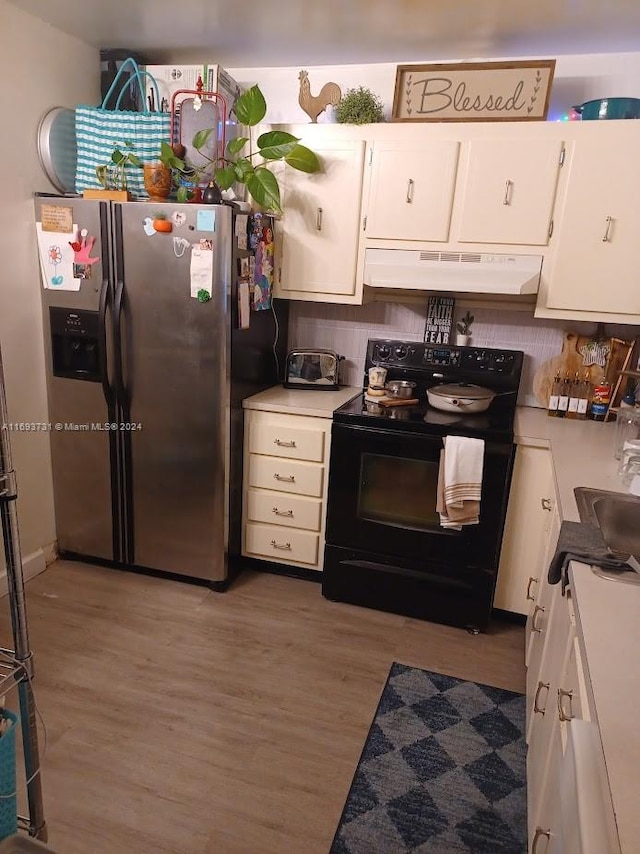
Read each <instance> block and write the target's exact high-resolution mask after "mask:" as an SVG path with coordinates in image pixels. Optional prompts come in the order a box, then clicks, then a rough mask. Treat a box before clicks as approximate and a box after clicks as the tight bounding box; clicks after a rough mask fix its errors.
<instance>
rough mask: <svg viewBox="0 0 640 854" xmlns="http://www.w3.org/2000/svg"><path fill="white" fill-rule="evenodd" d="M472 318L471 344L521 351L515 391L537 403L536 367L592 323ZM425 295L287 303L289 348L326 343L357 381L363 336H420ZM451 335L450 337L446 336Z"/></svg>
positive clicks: (491, 314) (460, 304) (492, 315)
mask: <svg viewBox="0 0 640 854" xmlns="http://www.w3.org/2000/svg"><path fill="white" fill-rule="evenodd" d="M467 308H468V306H467V305H466V304H465V302H464V299H463V298H462V297H458V298H457V299H456V305H455V317H456V318H458V317H460V316H462V315H463V314H464V313H465V312H466V311H467ZM469 310H470V311H471V314H473V316H474V318H475V320H474V323H473V329H472V340H471V344H472V346H474V347H497V348H504V349H509V350H522V351H524V353H525V360H524V367H523V373H522V380H521V383H520V395H519V397H518V402H519V403H520V404H521V405H523V406H540V405H541V404H540V402H539V401H537V400H536V398H535V397H534V394H533V378H534V375H535V373H536V371H537V370H538V368H539V367H540V366H541V365H542V364H543V363H544V362H545V361H547V360H548V359H551V358H552V357H553V356H556V355H558V354H559V353H560V352H561V350H562V342H563V332H564V331H565V330H573V331H575V332H577V333H578V334H579V335H591V334H593V333H594V332H596V330H597V324H595V323H574V322H570V321H566V322H562V321H550V320H545V321H539V320H535V319H534V318H533V313H532V311H531V312H529V311H505V310H496V309H495V308H491V307H486V308H477V307H476V306H475V305H473V306H471V307H470V308H469ZM426 313H427V297H426V296H425V298H424V302H423V303H421V304H420V303H411V304H403V303H392V302H372V303H368V304H366V305H362V306H358V305H356V306H343V305H329V304H327V303H303V302H292V303H291V306H290V315H289V347H290V348H291V349H293V348H295V347H327V348H329V349H331V350H336V351H337V352H338V353H339V354H340V355H341V356H344V357H345V361H344V362H343V363H342V368H341V382H343V383H344V384H345V385H355V386H360V385H362V380H363V375H364V357H365V353H366V348H367V340H368V339H369V338H399V339H406V340H409V341H423V340H424V326H425V319H426ZM604 331H605V334H606V335H607V336H612V337H613V336H615V337H618V338H622V339H625V340H627V339H628V340H631V339H633V338H634V337H635V336H636V335H639V334H640V329H638V327H635V326H614V325H607V326H605V327H604ZM452 340H454V339H453V338H452Z"/></svg>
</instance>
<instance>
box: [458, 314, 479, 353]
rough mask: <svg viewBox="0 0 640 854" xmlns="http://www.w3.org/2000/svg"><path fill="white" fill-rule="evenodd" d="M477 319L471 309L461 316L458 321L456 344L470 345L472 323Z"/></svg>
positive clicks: (460, 345) (461, 345)
mask: <svg viewBox="0 0 640 854" xmlns="http://www.w3.org/2000/svg"><path fill="white" fill-rule="evenodd" d="M474 320H475V318H474V316H473V315H472V314H471V312H470V311H467V313H466V314H465V315H464V317H461V318H460V320H459V321H458V322H457V323H456V333H457V334H456V344H457V345H458V346H459V347H468V346H469V344H470V343H471V324H472V323H473V321H474Z"/></svg>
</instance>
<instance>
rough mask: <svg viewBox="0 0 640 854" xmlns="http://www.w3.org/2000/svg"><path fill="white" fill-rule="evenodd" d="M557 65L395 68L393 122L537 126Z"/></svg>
mask: <svg viewBox="0 0 640 854" xmlns="http://www.w3.org/2000/svg"><path fill="white" fill-rule="evenodd" d="M555 66H556V61H555V59H544V60H539V61H527V62H463V63H442V64H437V65H435V64H434V65H399V66H398V68H397V72H396V89H395V95H394V99H393V113H392V121H395V122H472V121H482V122H487V121H540V120H544V119H545V118H546V117H547V110H548V107H549V94H550V92H551V83H552V81H553V72H554V70H555Z"/></svg>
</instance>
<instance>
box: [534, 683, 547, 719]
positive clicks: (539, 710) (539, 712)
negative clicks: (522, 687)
mask: <svg viewBox="0 0 640 854" xmlns="http://www.w3.org/2000/svg"><path fill="white" fill-rule="evenodd" d="M543 688H546V689H547V697H548V696H549V693H548V692H549V683H548V682H538V687H537V688H536V695H535V697H534V698H533V711H534V712H535V714H536V715H544V713H545V709H546V708H547V701H546V700H545V703H544V708H542V707H541V706H539V705H538V697H539V696H540V691H542V689H543Z"/></svg>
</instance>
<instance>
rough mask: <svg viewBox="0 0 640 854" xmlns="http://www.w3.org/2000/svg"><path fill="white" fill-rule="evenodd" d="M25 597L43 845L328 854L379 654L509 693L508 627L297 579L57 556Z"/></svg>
mask: <svg viewBox="0 0 640 854" xmlns="http://www.w3.org/2000/svg"><path fill="white" fill-rule="evenodd" d="M27 601H28V611H29V622H30V635H31V645H32V648H33V650H34V655H35V665H36V683H35V684H36V697H37V701H38V705H39V707H40V709H41V711H42V714H43V716H44V719H45V722H46V726H47V731H48V748H47V754H46V758H45V763H44V776H43V790H44V798H45V804H44V805H45V816H46V819H47V822H48V826H49V844H50V845H51V846H52V847H53V848H54V849H56V850H57V851H58V854H89V852H91V854H128V852H135V854H164V852H171V854H254V852H255V854H327V852H328V850H329V845H330V843H331V839H332V837H333V833H334V831H335V828H336V825H337V822H338V819H339V816H340V813H341V810H342V806H343V803H344V799H345V796H346V794H347V791H348V789H349V786H350V783H351V779H352V775H353V772H354V769H355V767H356V763H357V760H358V757H359V755H360V751H361V749H362V746H363V743H364V740H365V737H366V735H367V732H368V729H369V726H370V724H371V720H372V717H373V714H374V711H375V708H376V705H377V702H378V699H379V696H380V692H381V690H382V687H383V685H384V682H385V679H386V676H387V672H388V670H389V666H390V665H391V663H392V662H393V661H399V662H402V663H404V664H410V665H414V666H417V667H423V668H426V669H429V670H435V671H440V672H444V673H448V674H451V675H454V676H458V677H461V678H464V679H473V680H476V681H479V682H486V683H489V684H491V685H496V686H500V687H504V688H509V689H513V690H518V691H522V690H524V684H525V673H524V666H523V659H524V650H523V638H524V631H523V629H522V628H521V627H519V626H513V625H507V624H502V623H495V624H494V626H493V628H492V630H491V632H490V633H488V634H486V635H478V636H472V635H469V634H468V633H467V632H465V631H463V630H460V629H454V628H449V627H445V626H438V625H435V624H431V623H426V622H421V621H418V620H410V619H406V618H404V617H399V616H396V615H392V614H384V613H381V612H376V611H371V610H368V609H364V608H357V607H353V606H350V605H342V604H336V603H332V602H328V601H327V600H325V599H323V597H322V595H321V592H320V586H319V585H318V584H315V583H313V582H309V581H301V580H296V579H291V578H284V577H280V576H275V575H268V574H262V573H247V574H245V575H243V576H241V577H240V578H239V579H238V581H237V582H236V583H235V585H234V586H233V587H232V589H231V590H230V591H229V592H227V593H226V594H217V593H213V592H211V591H208V590H207V589H206V588H203V587H198V586H192V585H189V584H184V583H180V582H173V581H168V580H164V579H156V578H149V577H146V576H143V575H136V574H131V573H124V572H118V571H115V570H109V569H102V568H97V567H92V566H86V565H84V564H77V563H68V562H63V561H59V562H58V563H57V564H54V565H53V566H52V567H51V568H50V569H49V570H47V572H45V573H44V574H43V575H41V576H39V577H38V578H36V579H34V580H32V581H30V582H29V584H28V585H27ZM3 604H4V603H2V602H0V643H4V645H8V646H10V645H11V641H10V635H9V631H8V616H7V614H6V608H3V607H2V605H3ZM372 854H373V852H372Z"/></svg>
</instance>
